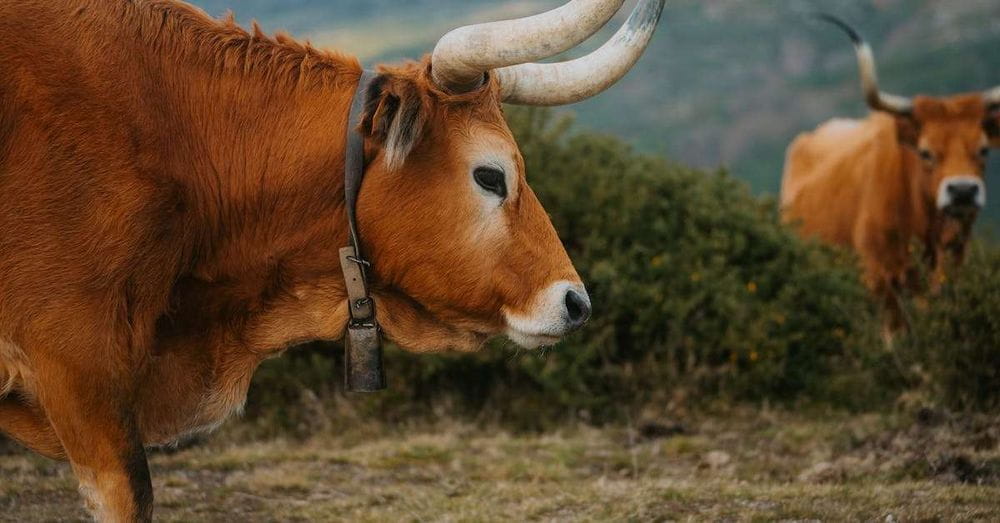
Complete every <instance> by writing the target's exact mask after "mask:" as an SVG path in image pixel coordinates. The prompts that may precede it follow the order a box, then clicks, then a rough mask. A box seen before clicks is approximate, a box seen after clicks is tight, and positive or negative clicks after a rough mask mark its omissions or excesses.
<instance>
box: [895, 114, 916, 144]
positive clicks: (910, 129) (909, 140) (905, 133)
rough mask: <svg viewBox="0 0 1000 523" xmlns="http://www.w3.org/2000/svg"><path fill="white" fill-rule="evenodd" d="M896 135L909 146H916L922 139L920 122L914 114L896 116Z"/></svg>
mask: <svg viewBox="0 0 1000 523" xmlns="http://www.w3.org/2000/svg"><path fill="white" fill-rule="evenodd" d="M896 137H897V139H898V140H899V143H901V144H903V145H905V146H907V147H916V146H917V142H919V141H920V122H918V121H917V119H916V118H914V117H912V116H897V117H896Z"/></svg>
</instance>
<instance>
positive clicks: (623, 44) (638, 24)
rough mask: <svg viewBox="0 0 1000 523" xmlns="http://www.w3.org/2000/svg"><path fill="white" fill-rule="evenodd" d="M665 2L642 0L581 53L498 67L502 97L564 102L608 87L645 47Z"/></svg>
mask: <svg viewBox="0 0 1000 523" xmlns="http://www.w3.org/2000/svg"><path fill="white" fill-rule="evenodd" d="M664 3H665V0H641V1H640V2H639V4H638V5H636V6H635V9H634V10H633V11H632V14H631V15H630V16H629V17H628V20H626V21H625V25H623V26H622V27H621V29H619V30H618V32H617V33H615V35H614V36H613V37H611V40H609V41H608V42H607V43H605V44H604V45H603V46H601V47H600V48H599V49H597V50H596V51H594V52H592V53H590V54H588V55H586V56H584V57H581V58H577V59H576V60H570V61H568V62H561V63H555V64H520V65H514V66H511V67H505V68H503V69H499V70H497V71H496V72H495V74H496V75H497V78H498V79H499V81H500V88H501V89H502V94H503V100H504V101H505V102H507V103H513V104H523V105H563V104H569V103H574V102H579V101H580V100H584V99H586V98H589V97H591V96H594V95H595V94H597V93H600V92H601V91H603V90H605V89H607V88H608V87H611V85H612V84H614V83H615V82H617V81H618V80H619V79H620V78H621V77H622V76H625V73H627V72H628V71H629V69H631V68H632V66H633V65H635V62H636V61H637V60H639V57H640V56H642V52H643V51H645V50H646V46H647V45H649V41H650V39H651V38H652V37H653V32H654V31H655V30H656V24H657V22H659V20H660V13H661V12H663V4H664Z"/></svg>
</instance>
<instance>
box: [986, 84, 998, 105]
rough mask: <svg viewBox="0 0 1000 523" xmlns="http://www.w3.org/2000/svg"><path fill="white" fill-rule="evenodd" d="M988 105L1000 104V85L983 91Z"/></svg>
mask: <svg viewBox="0 0 1000 523" xmlns="http://www.w3.org/2000/svg"><path fill="white" fill-rule="evenodd" d="M983 98H984V99H985V100H986V105H1000V87H994V88H993V89H990V90H989V91H986V92H985V93H983Z"/></svg>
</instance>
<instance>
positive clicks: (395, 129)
mask: <svg viewBox="0 0 1000 523" xmlns="http://www.w3.org/2000/svg"><path fill="white" fill-rule="evenodd" d="M427 105H428V104H427V102H426V99H425V97H424V96H422V95H421V92H420V89H419V87H417V84H416V83H415V82H414V81H412V80H410V79H408V78H400V77H396V76H393V75H391V74H386V73H383V74H380V75H378V76H377V77H375V79H374V80H372V82H371V83H370V84H369V85H368V90H367V96H366V99H365V108H364V113H363V115H362V117H361V124H360V130H361V132H362V134H363V135H364V136H365V137H366V138H367V141H368V142H369V143H370V145H372V146H374V149H372V150H369V148H368V147H366V152H367V153H370V154H371V155H372V156H374V154H375V153H376V152H377V149H380V150H381V151H382V153H383V157H384V158H385V163H386V168H387V169H388V170H389V171H395V170H397V169H399V168H401V167H402V166H403V164H404V163H405V162H406V157H407V156H409V154H410V152H411V151H412V150H413V148H414V147H416V146H417V144H418V143H419V142H420V138H421V136H422V135H423V131H424V124H425V123H426V122H427V114H428V111H429V109H428V107H427Z"/></svg>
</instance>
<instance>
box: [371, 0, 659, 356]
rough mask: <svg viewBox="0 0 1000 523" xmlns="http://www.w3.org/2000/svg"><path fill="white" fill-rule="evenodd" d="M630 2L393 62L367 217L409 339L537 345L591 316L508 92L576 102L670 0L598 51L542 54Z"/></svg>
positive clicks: (397, 318) (391, 302) (527, 23)
mask: <svg viewBox="0 0 1000 523" xmlns="http://www.w3.org/2000/svg"><path fill="white" fill-rule="evenodd" d="M622 3H623V0H617V1H611V2H608V1H598V0H576V1H574V2H570V3H568V4H566V5H564V6H563V7H560V8H558V9H555V10H553V11H550V12H547V13H543V14H540V15H536V16H533V17H529V18H525V19H520V20H512V21H502V22H494V23H488V24H480V25H477V26H469V27H463V28H459V29H456V30H454V31H452V32H450V33H448V34H447V35H445V36H444V37H443V38H442V39H441V40H440V42H439V43H438V45H437V46H436V48H435V50H434V53H433V56H431V57H428V58H425V59H424V60H423V61H421V62H414V63H408V64H404V65H401V66H395V67H382V68H380V70H379V74H378V76H377V77H376V78H375V79H374V80H373V81H372V83H371V84H370V86H369V88H368V93H367V95H368V96H367V105H366V107H365V112H364V116H363V117H362V122H361V131H362V133H363V134H364V136H365V138H366V142H365V153H366V156H367V160H368V162H369V168H368V170H367V172H366V176H365V180H364V187H363V189H362V191H361V194H360V198H359V202H358V217H359V228H360V230H361V237H362V239H363V241H364V243H365V245H364V248H365V249H366V252H368V253H370V254H371V258H372V260H373V263H374V270H373V272H374V278H373V280H374V281H373V285H374V290H375V294H376V301H377V303H378V308H379V318H380V322H381V323H382V325H383V327H384V328H385V330H386V332H387V333H388V335H389V336H390V337H391V338H392V339H394V340H395V341H397V342H398V343H400V344H401V345H403V346H405V347H407V348H410V349H413V350H429V349H436V348H443V347H450V348H456V349H465V350H469V349H475V348H477V347H479V346H480V345H482V343H483V342H484V341H485V340H486V339H488V338H489V337H491V336H494V335H500V334H506V335H507V336H508V337H509V338H510V339H511V340H513V341H514V342H516V343H518V344H519V345H522V346H525V347H537V346H540V345H548V344H552V343H554V342H556V341H557V340H558V339H559V338H560V337H562V336H563V335H565V334H566V333H568V332H570V331H572V330H574V329H576V328H578V327H580V326H581V325H582V324H583V323H584V322H586V320H587V319H588V318H589V316H590V312H591V305H590V298H589V297H588V296H587V293H586V290H585V289H584V286H583V283H582V282H581V281H580V277H579V276H578V275H577V273H576V270H575V269H574V268H573V266H572V263H571V262H570V260H569V257H568V256H567V254H566V251H565V249H564V248H563V247H562V244H561V243H560V241H559V238H558V236H557V235H556V232H555V229H554V228H553V226H552V224H551V222H550V220H549V218H548V215H547V214H546V213H545V210H544V209H543V208H542V206H541V204H540V203H539V201H538V199H537V198H536V197H535V194H534V193H533V192H532V190H531V188H530V187H529V186H528V183H527V180H526V178H525V172H524V161H523V160H522V158H521V154H520V152H519V150H518V147H517V144H516V143H515V142H514V138H513V136H512V134H511V131H510V129H509V128H508V127H507V124H506V122H505V120H504V117H503V111H502V107H501V103H502V102H508V103H519V104H530V105H557V104H565V103H572V102H576V101H579V100H582V99H584V98H587V97H590V96H592V95H594V94H596V93H599V92H600V91H602V90H604V89H606V88H607V87H609V86H610V85H611V84H613V83H614V82H615V81H617V80H618V79H619V78H620V77H621V76H623V75H624V74H625V73H626V72H627V71H628V70H629V69H630V68H631V66H632V65H633V64H634V63H635V61H636V60H638V58H639V56H640V55H641V54H642V51H643V49H644V48H645V46H646V45H647V44H648V42H649V39H650V38H651V36H652V33H653V30H654V29H655V26H656V22H657V20H658V18H659V15H660V12H661V10H662V8H663V4H664V1H663V0H642V1H641V2H640V3H639V4H638V5H637V6H636V8H635V10H634V11H633V13H632V15H631V16H630V17H629V19H628V20H627V22H626V23H625V25H624V26H623V27H622V28H621V30H619V31H618V33H617V34H616V35H615V36H614V37H613V38H612V39H611V40H610V41H609V42H608V43H607V44H605V45H604V46H603V47H602V48H600V49H598V50H597V51H595V52H594V53H592V54H590V55H587V56H584V57H582V58H579V59H576V60H572V61H569V62H562V63H555V64H537V63H528V62H532V61H534V60H539V59H542V58H545V57H548V56H551V55H553V54H556V53H560V52H562V51H564V50H567V49H569V48H571V47H573V46H575V45H577V44H578V43H580V42H582V41H583V40H585V39H586V38H587V37H589V36H590V35H591V34H593V33H594V32H596V31H597V30H598V29H600V28H601V27H602V26H603V25H604V24H605V23H606V22H607V21H608V20H609V19H610V18H611V17H612V16H613V15H614V13H615V12H617V10H618V9H619V8H620V7H621V4H622Z"/></svg>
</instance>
